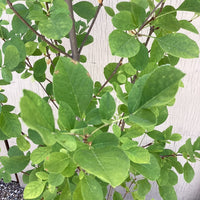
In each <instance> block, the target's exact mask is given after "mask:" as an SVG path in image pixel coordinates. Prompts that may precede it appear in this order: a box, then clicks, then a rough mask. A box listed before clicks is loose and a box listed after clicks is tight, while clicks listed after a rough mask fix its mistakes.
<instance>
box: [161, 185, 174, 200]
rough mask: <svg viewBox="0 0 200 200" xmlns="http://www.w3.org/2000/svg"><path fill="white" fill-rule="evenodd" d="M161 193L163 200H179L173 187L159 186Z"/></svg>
mask: <svg viewBox="0 0 200 200" xmlns="http://www.w3.org/2000/svg"><path fill="white" fill-rule="evenodd" d="M159 193H160V196H161V197H162V198H163V200H169V199H170V200H177V196H176V192H175V190H174V188H173V186H171V185H165V186H159Z"/></svg>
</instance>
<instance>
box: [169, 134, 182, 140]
mask: <svg viewBox="0 0 200 200" xmlns="http://www.w3.org/2000/svg"><path fill="white" fill-rule="evenodd" d="M181 139H182V136H181V135H180V134H178V133H174V134H172V135H171V137H170V140H171V141H179V140H181Z"/></svg>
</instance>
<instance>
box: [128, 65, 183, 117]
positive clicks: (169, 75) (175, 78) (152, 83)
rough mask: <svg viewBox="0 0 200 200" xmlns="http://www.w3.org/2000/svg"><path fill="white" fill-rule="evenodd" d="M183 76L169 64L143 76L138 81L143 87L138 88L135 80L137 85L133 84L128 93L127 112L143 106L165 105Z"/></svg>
mask: <svg viewBox="0 0 200 200" xmlns="http://www.w3.org/2000/svg"><path fill="white" fill-rule="evenodd" d="M183 76H184V74H183V73H182V72H181V71H180V70H177V69H176V68H174V67H171V66H169V65H165V66H161V67H158V68H156V69H155V70H154V71H153V72H152V73H151V74H150V75H149V76H148V77H145V78H144V76H143V77H142V80H141V81H140V82H141V83H142V85H140V87H143V89H138V85H139V83H138V84H137V81H136V84H137V85H136V84H135V85H136V86H137V87H136V86H135V85H134V86H135V87H134V86H133V88H132V90H131V92H130V94H129V97H128V106H129V110H130V111H129V112H131V113H132V112H134V111H136V110H137V109H140V108H145V107H152V106H162V105H166V104H167V103H168V102H169V101H170V100H171V99H172V98H173V97H174V96H175V94H176V92H177V90H178V84H179V81H180V79H181V78H182V77H183ZM146 79H147V80H146ZM139 80H140V79H139ZM141 91H142V94H141ZM134 94H135V96H134ZM135 102H136V103H137V104H135Z"/></svg>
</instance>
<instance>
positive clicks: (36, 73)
mask: <svg viewBox="0 0 200 200" xmlns="http://www.w3.org/2000/svg"><path fill="white" fill-rule="evenodd" d="M46 68H47V64H46V62H45V58H41V59H39V60H37V61H36V62H35V63H34V65H33V77H34V78H35V80H36V81H38V82H44V81H45V80H46V76H45V71H46Z"/></svg>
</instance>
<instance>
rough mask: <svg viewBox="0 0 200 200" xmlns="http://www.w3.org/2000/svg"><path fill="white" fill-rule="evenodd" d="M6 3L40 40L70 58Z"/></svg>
mask: <svg viewBox="0 0 200 200" xmlns="http://www.w3.org/2000/svg"><path fill="white" fill-rule="evenodd" d="M7 4H8V5H9V7H10V9H11V10H12V11H13V12H14V13H15V15H16V16H17V17H18V18H19V19H20V20H21V21H22V22H23V23H24V24H25V25H26V26H27V27H28V28H29V29H30V30H31V31H32V32H33V33H35V34H36V35H37V36H38V37H39V38H40V39H41V40H43V41H44V42H46V43H47V44H48V45H49V46H51V47H52V48H54V49H55V50H57V51H58V52H60V53H62V54H63V55H65V56H67V57H70V58H72V57H71V56H70V55H69V54H68V53H66V52H65V51H62V50H61V49H59V48H58V47H57V46H55V45H54V44H52V43H51V42H49V41H48V40H47V39H46V38H45V36H44V35H42V34H40V33H38V32H37V31H36V30H35V29H34V28H33V27H32V26H31V25H30V24H29V23H28V22H27V21H26V20H25V19H24V18H23V17H22V16H21V15H20V14H19V13H18V12H17V11H16V10H15V8H14V7H13V5H12V3H11V2H10V1H9V0H7Z"/></svg>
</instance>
